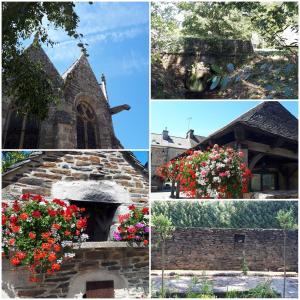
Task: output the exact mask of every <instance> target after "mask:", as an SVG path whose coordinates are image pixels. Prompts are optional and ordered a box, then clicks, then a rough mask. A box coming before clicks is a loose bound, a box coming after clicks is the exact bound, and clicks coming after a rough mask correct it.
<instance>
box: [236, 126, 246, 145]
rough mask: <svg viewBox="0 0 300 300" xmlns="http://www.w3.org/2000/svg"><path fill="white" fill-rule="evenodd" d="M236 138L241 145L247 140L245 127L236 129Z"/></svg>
mask: <svg viewBox="0 0 300 300" xmlns="http://www.w3.org/2000/svg"><path fill="white" fill-rule="evenodd" d="M234 138H235V139H236V141H237V142H239V143H240V142H243V141H244V140H245V139H246V131H245V128H244V127H243V126H237V127H235V128H234Z"/></svg>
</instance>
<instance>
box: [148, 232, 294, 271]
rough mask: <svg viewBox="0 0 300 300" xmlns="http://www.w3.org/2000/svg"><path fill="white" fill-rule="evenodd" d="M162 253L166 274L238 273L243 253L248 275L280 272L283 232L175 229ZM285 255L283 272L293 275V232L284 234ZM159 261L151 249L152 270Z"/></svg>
mask: <svg viewBox="0 0 300 300" xmlns="http://www.w3.org/2000/svg"><path fill="white" fill-rule="evenodd" d="M243 236H244V242H242V239H243ZM235 240H236V241H235ZM155 242H156V234H155V232H152V245H153V244H154V243H155ZM166 249H167V250H166V269H168V270H241V266H242V259H243V253H245V258H246V260H247V263H248V266H249V269H250V270H251V271H268V270H270V271H277V270H282V268H283V231H282V230H276V229H202V228H176V230H175V232H174V233H173V237H172V238H171V239H169V240H168V242H167V246H166ZM286 254H287V257H286V262H287V269H288V270H290V271H297V270H298V231H296V230H294V231H288V233H287V252H286ZM160 258H161V255H160V251H159V249H157V248H153V249H152V251H151V263H152V269H153V270H155V269H161V263H160Z"/></svg>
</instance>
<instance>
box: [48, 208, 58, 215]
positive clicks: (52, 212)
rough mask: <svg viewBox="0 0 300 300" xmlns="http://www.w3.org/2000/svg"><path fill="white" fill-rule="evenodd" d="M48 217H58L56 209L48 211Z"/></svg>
mask: <svg viewBox="0 0 300 300" xmlns="http://www.w3.org/2000/svg"><path fill="white" fill-rule="evenodd" d="M48 215H49V216H50V217H55V216H56V215H57V212H56V210H54V209H50V208H49V209H48Z"/></svg>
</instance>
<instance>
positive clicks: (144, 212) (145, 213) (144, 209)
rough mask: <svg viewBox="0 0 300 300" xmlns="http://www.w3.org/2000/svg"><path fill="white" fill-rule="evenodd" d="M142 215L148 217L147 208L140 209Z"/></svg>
mask: <svg viewBox="0 0 300 300" xmlns="http://www.w3.org/2000/svg"><path fill="white" fill-rule="evenodd" d="M142 213H143V214H144V215H148V214H149V208H148V207H144V208H143V209H142Z"/></svg>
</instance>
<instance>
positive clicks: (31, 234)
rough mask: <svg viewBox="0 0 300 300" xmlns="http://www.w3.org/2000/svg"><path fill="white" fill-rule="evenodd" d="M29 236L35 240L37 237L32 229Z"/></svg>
mask: <svg viewBox="0 0 300 300" xmlns="http://www.w3.org/2000/svg"><path fill="white" fill-rule="evenodd" d="M28 236H29V238H30V239H31V240H34V239H35V238H36V234H35V233H34V232H32V231H30V232H29V234H28Z"/></svg>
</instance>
